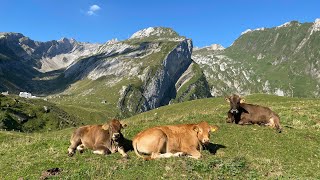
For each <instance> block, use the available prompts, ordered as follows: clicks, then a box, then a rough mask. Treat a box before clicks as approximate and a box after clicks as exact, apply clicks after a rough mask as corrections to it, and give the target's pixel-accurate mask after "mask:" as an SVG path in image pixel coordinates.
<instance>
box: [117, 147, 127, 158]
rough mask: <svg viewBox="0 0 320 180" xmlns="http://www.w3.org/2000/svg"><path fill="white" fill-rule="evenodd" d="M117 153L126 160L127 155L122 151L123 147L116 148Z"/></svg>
mask: <svg viewBox="0 0 320 180" xmlns="http://www.w3.org/2000/svg"><path fill="white" fill-rule="evenodd" d="M118 152H119V153H120V154H121V155H122V157H124V158H128V157H129V156H128V154H127V153H126V152H125V151H124V148H123V147H118Z"/></svg>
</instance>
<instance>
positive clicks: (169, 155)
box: [151, 152, 174, 159]
mask: <svg viewBox="0 0 320 180" xmlns="http://www.w3.org/2000/svg"><path fill="white" fill-rule="evenodd" d="M173 156H174V154H172V153H163V154H161V153H155V152H153V153H152V154H151V159H157V158H170V157H173Z"/></svg>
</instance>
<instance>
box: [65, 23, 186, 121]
mask: <svg viewBox="0 0 320 180" xmlns="http://www.w3.org/2000/svg"><path fill="white" fill-rule="evenodd" d="M148 29H150V28H148ZM148 29H145V30H141V32H137V33H135V35H133V36H132V37H131V38H130V39H129V40H126V41H122V42H114V43H111V44H110V43H106V44H104V45H102V46H101V47H100V48H99V49H98V53H97V54H96V55H95V56H91V57H88V58H84V59H82V60H80V61H77V62H75V63H74V64H72V65H71V66H70V67H69V68H68V69H67V70H66V71H65V73H64V78H67V79H68V78H71V79H76V80H83V79H86V78H88V79H90V80H91V81H95V80H98V79H100V78H102V77H108V79H106V86H108V87H111V88H113V87H115V86H118V85H119V84H123V85H122V87H121V88H120V87H119V88H118V92H119V98H118V102H117V107H118V108H119V109H120V110H121V112H122V114H123V115H130V114H135V113H139V112H143V111H146V110H150V109H154V108H156V107H159V106H162V105H166V104H168V103H169V101H170V100H172V99H174V98H175V96H176V94H177V90H176V88H175V84H176V82H177V80H178V79H179V78H180V76H181V75H182V74H183V73H184V72H185V71H186V70H187V68H188V67H189V66H190V64H191V62H192V60H191V54H192V41H191V40H189V39H186V38H183V37H180V36H176V37H172V35H173V33H172V30H170V31H169V30H168V29H167V28H165V29H159V28H154V29H156V30H157V31H161V33H162V35H161V36H157V35H156V36H154V34H152V33H154V32H153V31H152V32H149V31H150V30H148ZM166 31H167V32H168V36H166V35H165V32H166ZM146 32H148V33H146ZM137 34H138V35H139V36H138V35H137ZM175 34H176V33H175ZM144 36H145V37H144ZM151 36H152V39H150V37H151ZM126 81H129V82H128V83H124V82H126Z"/></svg>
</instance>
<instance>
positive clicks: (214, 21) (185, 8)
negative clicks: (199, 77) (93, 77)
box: [0, 0, 320, 47]
mask: <svg viewBox="0 0 320 180" xmlns="http://www.w3.org/2000/svg"><path fill="white" fill-rule="evenodd" d="M319 7H320V1H319V0H219V1H218V0H211V1H209V0H193V1H191V0H161V1H150V0H149V1H147V0H113V1H111V0H1V1H0V32H20V33H23V34H24V35H26V36H28V37H30V38H31V39H34V40H38V41H48V40H54V39H60V38H61V37H68V38H75V39H76V40H78V41H83V42H99V43H103V42H106V41H107V40H110V39H112V38H118V39H120V40H123V39H127V38H128V37H130V36H131V34H133V33H134V32H136V31H138V30H140V29H143V28H147V27H150V26H164V27H171V28H173V29H174V30H175V31H177V32H178V33H179V34H180V35H183V36H186V37H188V38H191V39H193V43H194V45H195V46H198V47H202V46H206V45H210V44H213V43H217V44H222V45H223V46H225V47H228V46H230V45H231V44H232V42H233V41H234V40H235V39H236V38H238V37H239V36H240V34H241V32H243V31H245V30H246V29H249V28H250V29H255V28H259V27H274V26H278V25H281V24H283V23H285V22H288V21H291V20H298V21H299V22H314V20H315V19H316V18H320V10H319Z"/></svg>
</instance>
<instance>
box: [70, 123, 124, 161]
mask: <svg viewBox="0 0 320 180" xmlns="http://www.w3.org/2000/svg"><path fill="white" fill-rule="evenodd" d="M123 127H124V125H122V124H121V123H120V121H119V120H115V119H113V120H111V121H110V122H108V123H106V124H104V125H88V126H82V127H80V128H78V129H76V130H75V131H74V132H73V134H72V136H71V139H70V142H71V145H70V146H69V148H68V155H69V156H73V155H74V153H75V150H76V149H77V150H78V151H79V152H80V153H82V152H83V150H84V148H89V149H92V150H93V153H95V154H104V155H106V154H110V153H115V152H117V151H118V152H119V153H120V154H121V155H122V156H123V157H126V158H127V157H128V155H127V154H126V153H125V151H124V148H123V144H122V141H123V139H124V138H123V135H122V133H121V129H122V128H123Z"/></svg>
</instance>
